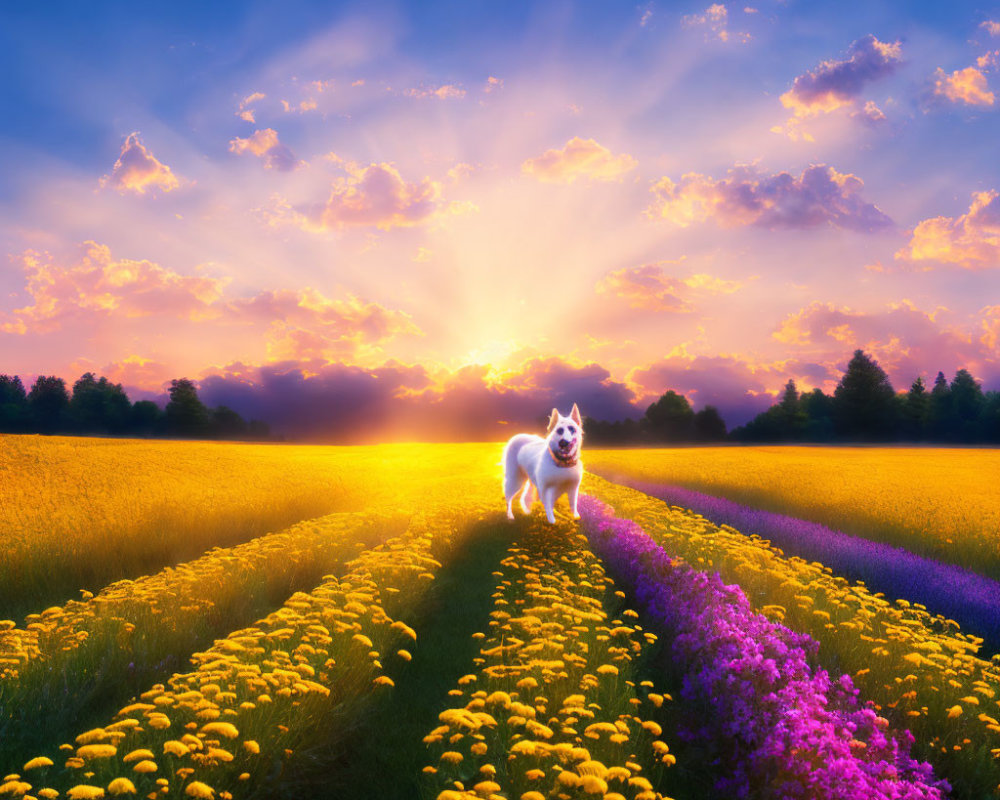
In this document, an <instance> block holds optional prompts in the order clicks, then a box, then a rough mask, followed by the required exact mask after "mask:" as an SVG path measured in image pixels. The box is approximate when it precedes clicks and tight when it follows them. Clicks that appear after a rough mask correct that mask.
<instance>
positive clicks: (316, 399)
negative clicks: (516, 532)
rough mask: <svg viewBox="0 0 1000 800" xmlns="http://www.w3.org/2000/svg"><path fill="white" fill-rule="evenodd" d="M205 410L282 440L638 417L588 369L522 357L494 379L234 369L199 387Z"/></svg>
mask: <svg viewBox="0 0 1000 800" xmlns="http://www.w3.org/2000/svg"><path fill="white" fill-rule="evenodd" d="M199 394H200V396H201V398H202V399H203V401H204V402H206V403H207V404H208V405H218V404H225V405H228V406H230V407H232V408H234V409H236V410H237V411H238V412H240V413H241V414H242V415H244V416H246V417H256V418H258V419H264V420H267V421H268V422H269V423H271V424H272V426H273V427H274V428H275V429H276V430H278V431H280V432H283V433H285V434H287V435H291V436H296V437H308V438H314V439H321V440H329V441H385V440H391V439H393V438H397V437H403V438H416V439H453V440H466V441H483V440H494V441H500V440H503V439H506V438H508V437H510V436H512V435H513V434H514V433H517V432H519V431H522V430H526V431H540V430H541V427H542V426H543V424H544V423H543V420H544V418H545V417H547V416H548V413H549V411H550V410H551V409H552V408H553V407H557V408H560V409H561V410H563V411H568V410H569V409H570V408H571V407H572V405H573V403H578V404H579V406H580V409H581V411H582V412H583V413H584V414H586V415H588V416H593V417H595V418H598V419H622V418H624V417H626V416H632V417H636V416H641V414H642V411H643V410H642V409H640V408H638V407H637V406H636V405H634V403H633V402H632V401H633V399H634V396H633V393H632V391H631V390H630V389H629V388H628V387H627V386H625V384H623V383H620V382H617V381H614V380H612V379H611V377H610V374H609V373H608V371H607V370H605V369H604V368H602V367H601V366H599V365H597V364H592V363H588V364H576V363H569V362H566V361H563V360H561V359H559V358H548V359H543V358H536V359H529V360H528V361H526V362H524V363H523V364H522V365H520V366H519V367H517V368H516V369H513V370H510V371H507V372H504V373H503V374H502V375H500V374H496V373H494V372H493V371H492V370H491V369H490V368H489V367H486V366H484V365H471V366H467V367H463V368H461V369H458V370H454V371H448V370H443V371H439V372H432V371H430V370H429V369H428V368H427V367H425V366H421V365H405V364H401V363H399V362H397V361H389V362H386V363H385V364H383V365H382V366H380V367H376V368H363V367H358V366H351V365H347V364H342V363H334V364H327V365H324V366H321V367H318V368H310V369H309V370H306V369H303V368H302V367H301V366H300V365H299V364H297V363H295V362H292V361H290V362H286V363H283V364H272V365H268V366H262V367H248V366H247V365H244V364H234V365H229V366H227V367H224V368H221V369H218V370H214V371H213V374H210V375H208V376H206V377H204V378H203V379H202V380H201V381H200V388H199Z"/></svg>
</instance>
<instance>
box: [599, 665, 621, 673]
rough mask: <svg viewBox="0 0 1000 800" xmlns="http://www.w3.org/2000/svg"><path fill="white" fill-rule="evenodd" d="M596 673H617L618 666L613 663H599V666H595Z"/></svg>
mask: <svg viewBox="0 0 1000 800" xmlns="http://www.w3.org/2000/svg"><path fill="white" fill-rule="evenodd" d="M597 674H598V675H617V674H618V667H616V666H615V665H614V664H601V666H599V667H598V668H597Z"/></svg>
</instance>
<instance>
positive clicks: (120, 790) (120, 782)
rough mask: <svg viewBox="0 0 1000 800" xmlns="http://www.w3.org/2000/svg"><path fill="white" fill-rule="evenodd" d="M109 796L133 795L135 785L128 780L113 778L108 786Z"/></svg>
mask: <svg viewBox="0 0 1000 800" xmlns="http://www.w3.org/2000/svg"><path fill="white" fill-rule="evenodd" d="M108 791H109V792H110V793H111V794H135V784H134V783H132V781H130V780H129V779H128V778H115V779H114V780H113V781H111V783H109V784H108Z"/></svg>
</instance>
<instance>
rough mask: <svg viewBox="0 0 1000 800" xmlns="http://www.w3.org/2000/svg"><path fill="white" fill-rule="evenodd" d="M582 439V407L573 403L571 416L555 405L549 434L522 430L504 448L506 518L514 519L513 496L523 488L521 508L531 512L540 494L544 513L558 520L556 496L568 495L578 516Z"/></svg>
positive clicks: (581, 469)
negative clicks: (536, 434)
mask: <svg viewBox="0 0 1000 800" xmlns="http://www.w3.org/2000/svg"><path fill="white" fill-rule="evenodd" d="M582 443H583V423H582V422H581V420H580V409H578V408H577V407H576V403H574V404H573V410H572V411H570V413H569V416H568V417H564V416H562V415H561V414H560V413H559V412H558V411H557V410H556V409H554V408H553V409H552V416H551V417H550V418H549V429H548V431H547V433H546V438H542V437H541V436H535V435H534V434H532V433H519V434H517V436H514V437H512V438H511V440H510V441H509V442H507V445H506V446H505V447H504V449H503V460H502V464H503V468H504V476H503V493H504V497H505V498H506V500H507V519H514V509H513V506H514V496H515V495H516V494H517V493H518V492H519V491H520V490H521V489H522V487H523V489H524V491H523V492H521V508H522V509H523V510H524V513H525V514H530V513H531V505H532V504H533V503H534V502H535V498H536V497H538V498H540V499H541V501H542V505H544V506H545V517H546V518H547V519H548V521H549V522H555V521H556V518H555V515H554V514H553V513H552V509H553V507H554V506H555V504H556V500H557V499H558V498H559V497H560V496H562V495H563V494H565V495H566V497H567V499H568V500H569V506H570V508H571V509H572V511H573V519H579V518H580V515H579V514H578V513H577V510H576V499H577V495H578V494H579V493H580V480H581V479H582V478H583V464H581V463H580V445H581V444H582Z"/></svg>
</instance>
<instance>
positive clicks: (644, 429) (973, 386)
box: [584, 350, 1000, 444]
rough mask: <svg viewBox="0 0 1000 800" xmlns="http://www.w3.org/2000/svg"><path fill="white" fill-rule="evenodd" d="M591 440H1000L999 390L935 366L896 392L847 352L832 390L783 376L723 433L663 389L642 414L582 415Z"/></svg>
mask: <svg viewBox="0 0 1000 800" xmlns="http://www.w3.org/2000/svg"><path fill="white" fill-rule="evenodd" d="M584 431H585V433H586V434H587V437H588V441H589V442H590V443H591V444H595V443H596V444H663V443H686V442H721V441H724V440H727V439H728V440H730V441H736V442H892V441H907V442H928V443H941V444H977V443H983V444H993V443H997V442H1000V392H996V391H989V392H984V391H983V389H982V386H981V384H980V383H979V382H978V381H977V380H976V379H975V378H974V377H973V376H972V375H971V374H970V373H969V371H968V370H965V369H960V370H959V371H958V372H956V373H955V376H954V378H952V380H951V382H950V383H949V381H948V379H947V378H945V376H944V373H941V372H939V373H938V374H937V378H936V379H935V381H934V385H933V386H932V387H931V388H930V389H928V388H927V387H926V386H925V385H924V380H923V378H920V377H918V378H917V379H916V380H915V381H914V382H913V384H912V385H911V386H910V388H909V391H906V392H899V393H897V392H896V391H895V389H893V387H892V384H891V383H890V382H889V377H888V376H887V375H886V374H885V371H884V370H883V369H882V368H881V367H880V366H879V365H878V362H876V361H875V360H874V359H873V358H872V357H871V356H869V355H868V354H866V353H865V352H864V351H863V350H855V351H854V356H853V357H852V358H851V361H850V363H849V364H848V365H847V369H846V370H845V372H844V374H843V376H842V377H841V379H840V381H839V382H838V384H837V388H836V389H835V390H834V392H833V394H832V395H828V394H825V393H824V392H823V391H822V390H821V389H813V390H812V391H811V392H799V391H798V389H797V387H796V386H795V381H794V380H789V381H788V383H787V384H786V385H785V389H784V391H783V392H782V394H781V398H780V399H779V400H778V402H777V403H775V404H774V405H773V406H771V407H770V408H769V409H768V410H767V411H764V412H762V413H760V414H758V415H757V416H756V417H754V418H753V419H752V420H751V421H750V422H748V423H747V424H746V425H743V426H741V427H738V428H735V429H734V430H732V431H730V432H729V433H728V434H727V432H726V425H725V422H723V420H722V418H721V417H720V416H719V412H718V411H717V410H716V409H715V407H714V406H705V408H703V409H702V410H701V411H698V412H697V413H696V412H694V411H693V410H692V408H691V405H690V403H688V401H687V398H685V397H684V396H682V395H678V394H676V393H675V392H674V391H669V392H667V393H666V394H664V395H663V396H662V397H660V399H659V400H657V401H656V402H655V403H653V404H652V405H650V406H649V408H647V409H646V413H645V415H644V416H643V418H642V419H640V420H638V421H635V420H625V421H623V422H613V423H611V422H602V421H599V420H594V419H590V418H586V419H585V420H584Z"/></svg>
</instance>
